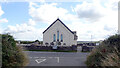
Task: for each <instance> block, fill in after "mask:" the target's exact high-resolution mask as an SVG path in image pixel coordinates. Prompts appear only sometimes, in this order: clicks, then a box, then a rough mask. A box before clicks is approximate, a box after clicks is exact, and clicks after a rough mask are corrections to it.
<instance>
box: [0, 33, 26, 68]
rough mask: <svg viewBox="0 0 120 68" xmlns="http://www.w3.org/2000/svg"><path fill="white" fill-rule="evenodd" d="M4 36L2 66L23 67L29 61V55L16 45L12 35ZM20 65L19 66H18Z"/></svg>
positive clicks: (8, 67) (3, 67) (6, 67)
mask: <svg viewBox="0 0 120 68" xmlns="http://www.w3.org/2000/svg"><path fill="white" fill-rule="evenodd" d="M1 36H2V68H21V66H25V65H26V64H27V63H28V60H27V56H26V55H25V53H23V52H22V49H21V48H20V47H18V46H16V42H15V40H14V38H13V37H12V36H11V35H8V34H4V35H1ZM18 66H19V67H18Z"/></svg>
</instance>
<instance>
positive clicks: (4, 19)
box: [0, 6, 8, 23]
mask: <svg viewBox="0 0 120 68" xmlns="http://www.w3.org/2000/svg"><path fill="white" fill-rule="evenodd" d="M3 14H4V11H3V10H2V7H1V6H0V23H5V22H8V20H7V19H6V18H1V16H2V15H3Z"/></svg>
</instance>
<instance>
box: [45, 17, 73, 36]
mask: <svg viewBox="0 0 120 68" xmlns="http://www.w3.org/2000/svg"><path fill="white" fill-rule="evenodd" d="M57 20H59V21H60V22H61V23H62V24H63V25H64V26H65V27H66V28H67V29H68V30H69V31H70V32H71V33H72V34H74V33H73V32H72V31H71V30H70V29H69V28H68V27H67V26H66V25H65V24H64V23H63V22H62V21H61V20H60V19H59V18H57V19H56V20H55V21H54V22H53V23H52V24H51V25H50V26H49V27H48V28H47V29H46V30H45V31H44V32H43V33H45V32H46V31H47V30H48V29H49V28H50V27H51V26H52V25H53V24H54V23H55V22H56V21H57Z"/></svg>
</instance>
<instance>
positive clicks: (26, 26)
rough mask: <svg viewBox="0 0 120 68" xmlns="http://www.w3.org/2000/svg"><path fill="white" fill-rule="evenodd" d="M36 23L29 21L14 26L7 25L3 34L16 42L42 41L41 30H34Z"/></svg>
mask: <svg viewBox="0 0 120 68" xmlns="http://www.w3.org/2000/svg"><path fill="white" fill-rule="evenodd" d="M35 25H36V22H35V21H34V20H32V19H29V21H28V22H27V23H23V24H16V25H15V26H12V25H9V26H8V27H7V28H6V29H5V30H4V32H3V33H10V34H11V35H13V36H14V38H15V39H16V40H27V41H33V40H36V39H38V40H42V32H43V28H39V29H37V28H35Z"/></svg>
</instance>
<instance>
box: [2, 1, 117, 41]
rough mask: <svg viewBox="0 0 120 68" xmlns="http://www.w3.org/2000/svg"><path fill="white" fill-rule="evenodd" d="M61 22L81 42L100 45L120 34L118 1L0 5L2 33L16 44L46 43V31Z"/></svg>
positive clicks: (4, 3)
mask: <svg viewBox="0 0 120 68" xmlns="http://www.w3.org/2000/svg"><path fill="white" fill-rule="evenodd" d="M57 18H59V19H60V20H61V21H62V22H63V23H64V24H65V25H66V26H68V27H69V28H70V29H71V30H72V31H77V35H78V41H91V40H92V41H99V40H104V39H106V38H108V37H109V36H111V35H114V34H116V33H117V30H118V0H77V1H76V2H73V1H67V0H66V1H64V0H62V1H60V2H59V1H50V0H49V1H47V0H39V1H32V0H31V1H24V0H21V1H19V2H16V1H14V2H11V1H9V0H8V1H7V0H5V1H3V0H2V1H1V2H0V33H1V34H5V33H9V34H11V35H12V36H13V37H14V38H15V39H16V40H27V41H34V40H37V39H38V40H40V41H42V40H43V31H44V30H45V29H46V28H47V27H48V26H49V25H50V24H52V23H53V22H54V21H55V20H56V19H57Z"/></svg>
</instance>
